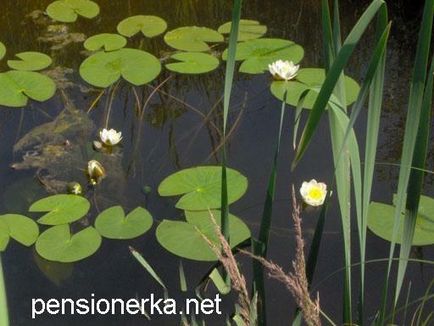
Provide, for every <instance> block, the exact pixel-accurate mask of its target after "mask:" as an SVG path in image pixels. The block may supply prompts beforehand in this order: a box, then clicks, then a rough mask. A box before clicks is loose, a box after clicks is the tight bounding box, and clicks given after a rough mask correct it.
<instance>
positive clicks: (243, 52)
mask: <svg viewBox="0 0 434 326" xmlns="http://www.w3.org/2000/svg"><path fill="white" fill-rule="evenodd" d="M303 55H304V50H303V48H302V47H301V46H300V45H298V44H296V43H294V42H292V41H289V40H282V39H276V38H261V39H255V40H248V41H246V42H241V43H238V44H237V52H236V56H235V60H237V61H243V63H242V64H241V66H240V72H245V73H248V74H261V73H263V72H264V71H266V70H267V71H268V65H269V64H270V63H273V62H274V61H277V60H289V61H292V62H294V63H297V62H299V61H300V60H301V59H302V58H303ZM222 57H223V60H226V59H227V50H225V51H224V52H223V55H222Z"/></svg>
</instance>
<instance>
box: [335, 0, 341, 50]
mask: <svg viewBox="0 0 434 326" xmlns="http://www.w3.org/2000/svg"><path fill="white" fill-rule="evenodd" d="M339 16H340V15H339V0H335V1H334V2H333V45H334V49H335V51H336V53H337V52H339V51H340V50H341V47H342V37H341V23H340V17H339Z"/></svg>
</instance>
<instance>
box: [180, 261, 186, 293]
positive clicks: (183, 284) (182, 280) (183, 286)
mask: <svg viewBox="0 0 434 326" xmlns="http://www.w3.org/2000/svg"><path fill="white" fill-rule="evenodd" d="M179 287H180V289H181V291H182V292H187V290H188V287H187V279H186V277H185V273H184V265H183V264H182V260H180V261H179Z"/></svg>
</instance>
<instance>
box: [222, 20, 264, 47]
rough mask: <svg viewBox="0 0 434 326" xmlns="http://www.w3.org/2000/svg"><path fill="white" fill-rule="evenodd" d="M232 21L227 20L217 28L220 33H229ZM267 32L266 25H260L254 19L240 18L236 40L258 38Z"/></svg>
mask: <svg viewBox="0 0 434 326" xmlns="http://www.w3.org/2000/svg"><path fill="white" fill-rule="evenodd" d="M231 27H232V22H227V23H224V24H223V25H221V26H220V27H219V28H218V30H217V31H218V32H219V33H220V34H229V33H230V32H231ZM265 33H267V26H265V25H261V24H260V23H259V22H258V21H256V20H250V19H241V20H240V26H239V30H238V41H239V42H241V41H247V40H253V39H257V38H260V37H262V36H264V34H265Z"/></svg>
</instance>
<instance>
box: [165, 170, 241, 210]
mask: <svg viewBox="0 0 434 326" xmlns="http://www.w3.org/2000/svg"><path fill="white" fill-rule="evenodd" d="M221 172H222V169H221V167H220V166H198V167H193V168H189V169H184V170H181V171H178V172H176V173H174V174H172V175H170V176H168V177H167V178H165V179H164V180H163V181H162V182H161V183H160V186H159V187H158V193H159V194H160V195H161V196H178V195H183V196H182V197H181V198H180V199H179V200H178V202H177V203H176V207H177V208H180V209H184V210H193V211H194V210H206V209H212V208H220V207H221V187H222V186H221ZM227 183H228V202H229V203H233V202H235V201H236V200H238V199H240V198H241V196H242V195H244V193H245V192H246V190H247V184H248V182H247V178H246V177H245V176H243V175H242V174H241V173H239V172H238V171H236V170H233V169H227Z"/></svg>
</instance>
